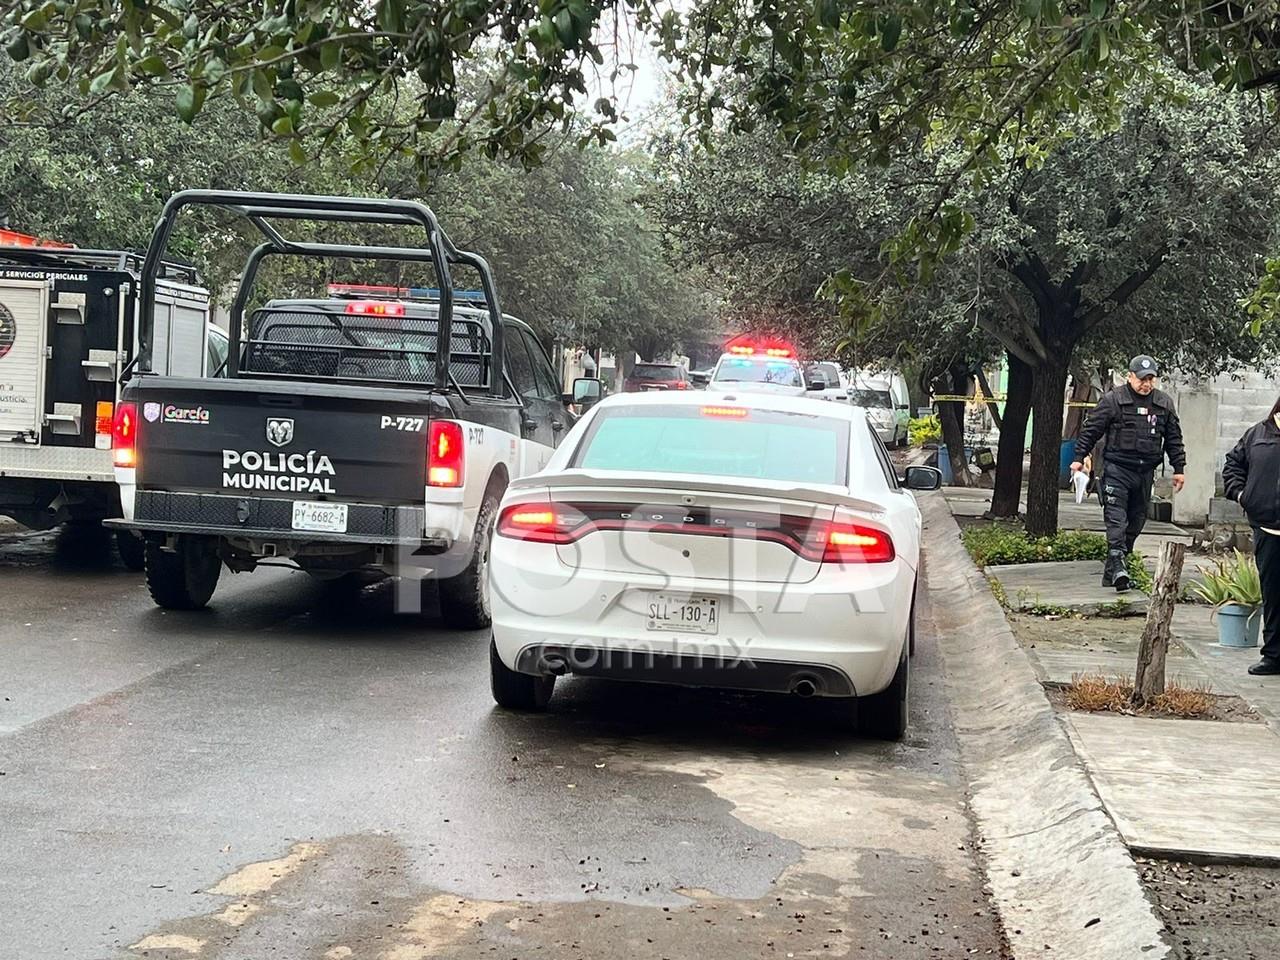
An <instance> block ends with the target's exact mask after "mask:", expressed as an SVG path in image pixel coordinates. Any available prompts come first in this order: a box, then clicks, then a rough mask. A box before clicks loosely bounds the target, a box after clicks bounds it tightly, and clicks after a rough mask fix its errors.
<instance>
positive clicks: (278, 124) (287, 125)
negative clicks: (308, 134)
mask: <svg viewBox="0 0 1280 960" xmlns="http://www.w3.org/2000/svg"><path fill="white" fill-rule="evenodd" d="M271 132H272V133H275V134H278V135H280V136H282V137H287V136H289V134H291V133H293V120H291V119H290V118H289V117H288V116H287V115H286V116H283V117H279V118H277V119H276V121H275V123H273V124H271Z"/></svg>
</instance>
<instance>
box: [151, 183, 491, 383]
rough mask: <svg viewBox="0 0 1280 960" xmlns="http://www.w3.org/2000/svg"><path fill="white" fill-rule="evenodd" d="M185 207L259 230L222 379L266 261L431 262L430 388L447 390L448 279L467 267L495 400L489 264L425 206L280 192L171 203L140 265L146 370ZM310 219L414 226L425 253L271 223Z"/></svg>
mask: <svg viewBox="0 0 1280 960" xmlns="http://www.w3.org/2000/svg"><path fill="white" fill-rule="evenodd" d="M188 206H213V207H221V208H223V209H225V210H230V211H232V212H235V213H238V214H240V215H241V216H243V217H245V218H246V219H248V220H249V222H250V223H252V224H253V225H254V226H255V227H257V228H258V231H259V232H260V233H261V234H262V235H263V237H264V238H265V242H264V243H262V244H261V245H259V246H258V247H256V248H255V249H254V250H253V252H252V253H251V254H250V255H249V259H248V260H247V261H246V262H245V266H244V272H243V274H242V276H241V280H240V289H239V291H237V293H236V299H235V302H234V303H233V305H232V310H231V322H230V330H229V331H228V333H229V339H230V348H229V353H228V362H227V375H228V376H229V377H235V376H238V374H239V372H240V371H239V367H240V331H241V326H242V321H243V317H244V308H245V305H246V303H247V302H248V298H249V291H250V290H251V288H252V286H253V281H254V279H255V278H256V276H257V272H258V267H259V266H260V265H261V263H262V261H263V260H264V259H265V258H266V257H268V256H299V257H351V258H364V259H371V260H404V261H413V262H421V263H430V264H431V265H432V267H433V268H434V271H435V275H436V280H437V285H436V286H437V289H438V290H439V297H438V303H439V305H440V306H439V319H438V323H439V328H438V329H439V333H438V346H437V350H436V369H435V376H434V378H433V389H435V390H447V389H448V387H449V384H450V380H451V378H450V370H449V352H450V347H451V345H452V325H453V299H454V297H453V278H452V275H451V271H450V266H451V265H460V266H468V267H471V268H473V269H474V270H475V271H476V272H477V273H478V274H479V275H480V282H481V286H482V288H483V292H484V297H485V306H486V308H487V311H486V312H487V313H488V321H489V329H488V330H486V331H485V332H486V334H487V335H488V337H489V343H490V345H491V351H492V360H491V369H492V370H493V371H494V372H493V375H492V376H490V378H489V391H490V393H491V394H492V395H493V396H501V395H502V388H503V378H502V370H503V363H502V354H503V325H502V311H501V309H500V307H499V305H498V290H497V285H496V284H495V283H494V279H493V271H492V270H491V269H490V267H489V263H488V261H486V260H485V259H484V258H483V257H481V256H480V255H479V254H476V253H470V252H468V251H466V250H459V249H458V248H457V247H456V246H454V244H453V242H452V241H451V240H450V239H449V237H448V236H447V235H446V234H445V232H444V230H443V229H442V228H441V226H440V223H439V221H438V220H437V219H436V215H435V214H434V213H433V212H432V211H431V209H430V208H429V207H427V206H426V205H425V204H422V203H418V202H417V201H415V200H386V199H377V198H360V197H323V196H305V195H297V194H283V193H251V192H240V191H233V190H184V191H183V192H181V193H176V194H174V195H173V196H172V197H170V198H169V200H168V202H167V203H166V204H165V205H164V210H163V212H162V213H161V214H160V220H159V222H158V223H157V224H156V228H155V231H154V232H153V233H152V235H151V243H150V245H149V246H148V248H147V255H146V259H145V260H144V261H143V266H142V282H141V287H142V291H141V292H142V307H141V309H142V323H141V330H140V331H139V344H140V349H139V356H140V361H141V362H140V366H141V368H142V369H144V370H149V369H150V367H151V346H152V333H153V330H154V328H155V294H156V276H157V274H158V272H159V269H160V264H161V262H162V260H163V257H164V252H165V250H166V249H167V247H168V245H169V239H170V237H171V235H172V233H173V227H174V223H175V221H176V219H177V216H178V214H179V212H181V210H182V209H183V208H184V207H188ZM277 220H312V221H328V222H337V223H377V224H401V225H406V226H420V227H422V228H423V229H424V230H425V231H426V234H427V238H426V245H425V246H423V247H380V246H358V245H356V246H348V245H345V244H330V243H306V242H300V241H294V240H290V239H289V238H287V237H286V236H284V235H283V234H282V233H281V232H280V230H279V228H278V227H277V226H276V224H275V223H274V222H273V221H277Z"/></svg>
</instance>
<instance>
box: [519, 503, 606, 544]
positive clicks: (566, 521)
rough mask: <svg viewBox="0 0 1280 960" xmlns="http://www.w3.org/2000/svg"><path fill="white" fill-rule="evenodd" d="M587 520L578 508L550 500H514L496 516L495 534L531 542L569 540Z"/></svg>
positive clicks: (560, 542) (570, 541)
mask: <svg viewBox="0 0 1280 960" xmlns="http://www.w3.org/2000/svg"><path fill="white" fill-rule="evenodd" d="M586 519H587V518H586V517H584V516H583V515H582V514H581V513H579V512H578V511H577V510H574V509H573V508H571V507H566V506H565V505H564V504H559V503H551V502H550V501H549V500H543V501H538V502H535V503H513V504H512V505H511V506H509V507H507V508H505V509H504V510H503V511H502V513H501V514H500V515H499V516H498V533H499V535H501V536H504V537H510V538H511V539H512V540H530V541H532V542H534V543H559V544H565V543H572V542H573V541H574V540H576V539H577V535H578V533H579V532H580V530H579V528H580V527H581V526H582V524H583V523H584V522H586Z"/></svg>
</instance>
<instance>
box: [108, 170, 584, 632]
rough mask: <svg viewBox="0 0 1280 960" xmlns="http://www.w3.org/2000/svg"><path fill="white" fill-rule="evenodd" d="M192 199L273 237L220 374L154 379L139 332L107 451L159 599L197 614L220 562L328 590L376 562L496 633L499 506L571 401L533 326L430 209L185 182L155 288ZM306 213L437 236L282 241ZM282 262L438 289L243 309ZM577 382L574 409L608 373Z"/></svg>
mask: <svg viewBox="0 0 1280 960" xmlns="http://www.w3.org/2000/svg"><path fill="white" fill-rule="evenodd" d="M196 204H209V205H215V206H218V207H221V208H224V209H229V210H232V211H234V212H236V213H239V214H241V215H243V216H244V217H246V218H247V219H248V220H249V221H250V222H251V223H252V224H254V225H255V226H256V227H257V228H258V229H259V231H260V232H261V234H262V236H263V242H262V243H261V244H260V245H258V246H257V247H256V248H254V250H253V252H252V253H251V254H250V255H249V257H248V260H247V262H246V264H245V268H244V273H243V276H242V279H241V283H240V288H239V290H238V292H237V295H236V298H235V300H234V302H233V303H232V306H231V321H230V347H229V352H228V357H227V364H226V369H225V371H220V372H221V373H223V374H224V375H223V376H220V377H217V378H212V379H195V378H190V377H175V376H162V375H157V374H155V373H154V372H151V370H150V367H149V364H148V356H147V346H148V341H147V338H148V336H149V330H150V325H149V323H148V322H146V321H145V320H144V322H143V325H142V327H143V330H142V335H143V341H144V347H143V350H142V353H141V356H142V359H141V362H140V363H139V366H138V369H137V370H136V371H134V375H133V376H132V377H131V378H130V380H129V381H128V383H127V385H126V387H125V390H124V395H123V398H122V403H121V404H120V407H119V409H118V411H117V416H116V421H115V430H114V441H113V449H114V456H115V464H116V476H117V478H118V479H119V481H120V484H121V490H122V499H123V505H124V517H125V519H124V520H122V521H120V523H121V524H122V525H124V526H127V527H128V528H129V529H131V530H134V531H137V532H138V533H139V534H141V536H142V537H143V538H144V539H145V541H146V579H147V585H148V587H149V589H150V591H151V595H152V597H153V598H154V599H155V601H156V602H157V603H158V604H159V605H160V606H162V607H166V608H170V609H196V608H199V607H202V606H204V605H205V604H206V603H208V601H209V599H210V597H211V596H212V595H213V592H214V590H215V588H216V585H217V582H218V578H219V574H220V572H221V570H222V568H223V567H224V566H225V567H226V568H227V569H229V570H230V571H232V572H244V571H250V570H253V569H255V568H256V567H257V566H259V565H260V564H263V563H271V564H277V563H281V562H285V563H287V564H289V565H293V566H296V567H298V568H300V569H302V570H305V571H307V572H308V573H311V574H313V575H315V576H316V577H317V578H320V579H322V580H338V579H342V580H345V581H347V582H351V581H352V580H353V579H354V578H357V577H360V576H362V574H363V572H366V571H370V570H375V571H380V572H382V573H386V574H389V575H395V576H400V577H404V578H406V579H407V580H410V581H411V580H422V579H434V580H436V581H437V582H438V586H439V590H438V592H439V598H440V608H441V614H442V616H443V617H444V619H445V620H446V621H447V622H448V623H450V624H451V625H455V626H458V627H463V628H478V627H483V626H486V625H487V624H488V622H489V593H488V576H487V573H488V571H487V564H488V556H489V541H490V538H491V536H492V532H493V526H494V521H495V514H496V511H497V507H498V502H499V499H500V498H501V496H502V493H503V491H504V490H505V488H506V486H507V484H508V483H509V482H510V481H511V480H513V479H515V478H517V477H520V476H523V475H525V474H528V473H532V472H535V471H537V470H539V469H540V468H541V467H542V466H543V465H545V463H546V461H547V460H548V459H549V457H550V455H551V452H552V450H553V448H554V447H555V446H556V444H557V442H558V441H559V438H560V437H561V436H562V435H563V431H564V430H565V429H566V428H567V427H568V426H569V424H570V420H571V414H570V413H569V410H568V408H567V402H573V401H574V400H575V398H574V397H565V396H563V395H562V394H561V391H560V386H559V379H558V377H557V376H556V375H555V373H554V372H553V369H552V365H551V363H550V361H549V360H548V358H547V355H546V353H545V351H544V350H543V348H542V346H541V344H540V343H539V342H538V340H537V338H536V337H534V335H533V331H532V330H531V329H530V328H529V327H528V326H527V325H525V324H524V323H522V322H521V321H519V320H517V319H514V318H512V317H508V316H504V315H503V314H502V312H501V311H500V309H499V307H498V296H497V290H496V288H495V285H494V279H493V275H492V272H491V271H490V269H489V265H488V264H487V262H486V261H485V260H484V259H483V258H481V257H480V256H478V255H476V254H474V253H469V252H466V251H463V250H459V249H458V248H457V247H455V246H454V245H453V244H452V243H451V242H450V241H449V239H448V237H447V236H446V234H445V233H444V231H443V230H442V229H441V228H440V225H439V224H438V222H437V221H436V218H435V216H434V214H433V213H432V212H431V211H430V210H429V209H428V208H427V207H426V206H424V205H422V204H420V203H415V202H411V201H401V200H395V201H393V200H373V199H356V198H344V197H307V196H286V195H278V194H246V193H229V192H222V191H189V192H185V193H180V194H177V195H175V196H174V197H173V198H171V199H170V201H169V202H168V204H167V205H166V207H165V211H164V214H163V216H162V218H161V220H160V223H159V225H158V226H157V229H156V233H155V236H154V237H153V239H152V243H151V247H150V249H149V251H148V254H147V260H146V263H145V264H144V267H143V284H144V287H145V286H146V285H147V284H150V283H152V282H153V277H154V273H155V266H156V264H157V263H158V262H159V258H160V257H161V255H162V253H163V250H164V248H165V244H166V242H167V236H168V234H169V232H170V230H171V229H172V224H173V221H174V218H175V217H176V216H177V214H178V213H179V211H180V210H182V209H183V208H185V207H188V206H191V205H196ZM297 220H308V221H321V222H332V223H370V224H377V225H379V226H381V225H387V224H398V225H403V226H408V227H419V228H421V229H422V230H423V231H425V233H426V242H425V244H424V246H422V247H413V246H371V245H369V246H365V245H359V246H346V245H341V244H332V243H311V242H301V241H296V240H292V239H289V238H287V237H286V236H285V234H284V233H283V232H282V231H283V230H284V229H286V227H287V226H288V222H289V221H297ZM271 257H313V258H324V259H328V260H333V259H335V258H346V259H349V260H377V261H394V262H396V265H397V267H398V266H402V265H404V264H418V265H419V266H420V268H422V269H426V267H429V268H430V270H431V272H432V274H433V275H434V281H435V283H436V286H435V287H434V288H431V289H429V290H421V289H420V290H418V291H416V293H415V291H414V290H411V289H401V288H399V287H391V288H390V289H388V288H386V287H370V288H359V287H352V286H346V287H341V288H336V289H335V288H333V287H331V288H330V295H329V296H328V297H326V298H322V299H274V300H266V301H264V302H262V305H261V306H259V307H257V308H256V309H253V310H251V311H248V316H247V317H246V316H245V314H246V306H247V304H248V303H249V302H250V298H251V295H252V291H253V288H254V286H255V281H256V279H257V276H258V269H259V267H260V265H261V264H262V263H263V261H264V260H266V259H267V258H271ZM458 267H463V268H467V269H469V270H471V271H474V272H475V273H477V274H478V275H479V278H480V283H481V286H482V296H480V297H479V299H478V302H464V301H463V300H462V298H461V297H460V296H458V295H457V293H456V292H455V289H454V286H453V279H452V276H453V270H454V269H455V268H458ZM144 302H145V290H144ZM242 333H243V335H242ZM575 389H576V390H579V391H581V394H582V395H581V396H579V397H577V398H576V400H577V402H582V401H584V400H589V399H590V398H592V397H594V396H598V394H599V381H595V380H591V381H583V382H581V383H575Z"/></svg>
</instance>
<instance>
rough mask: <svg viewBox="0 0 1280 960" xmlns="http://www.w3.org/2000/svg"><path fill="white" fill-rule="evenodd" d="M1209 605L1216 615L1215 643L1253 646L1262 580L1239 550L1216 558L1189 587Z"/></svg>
mask: <svg viewBox="0 0 1280 960" xmlns="http://www.w3.org/2000/svg"><path fill="white" fill-rule="evenodd" d="M1191 590H1192V592H1193V593H1194V594H1195V595H1196V596H1197V597H1199V598H1200V599H1201V600H1203V601H1204V602H1205V603H1207V604H1209V605H1210V606H1212V607H1213V608H1214V609H1213V612H1214V616H1216V617H1217V618H1218V643H1220V644H1222V645H1223V646H1224V647H1256V646H1257V645H1258V628H1259V627H1260V626H1261V625H1262V581H1261V579H1260V578H1259V576H1258V565H1257V563H1256V562H1255V561H1254V559H1253V557H1247V556H1245V555H1244V554H1243V553H1241V552H1240V551H1239V550H1236V551H1234V556H1232V557H1228V558H1225V559H1222V560H1218V561H1217V562H1216V563H1215V564H1214V569H1213V570H1210V571H1207V572H1206V573H1205V574H1204V575H1203V576H1202V577H1201V579H1200V580H1199V582H1197V583H1195V584H1194V585H1193V586H1192V588H1191Z"/></svg>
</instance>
